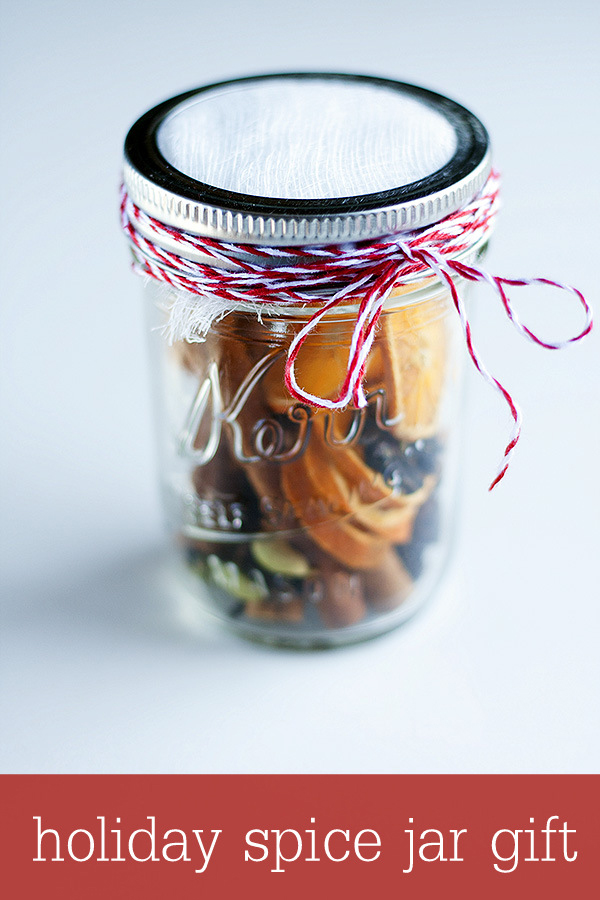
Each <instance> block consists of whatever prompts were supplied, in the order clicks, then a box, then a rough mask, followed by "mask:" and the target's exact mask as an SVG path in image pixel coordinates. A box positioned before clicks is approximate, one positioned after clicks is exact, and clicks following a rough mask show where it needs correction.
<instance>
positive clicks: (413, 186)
mask: <svg viewBox="0 0 600 900" xmlns="http://www.w3.org/2000/svg"><path fill="white" fill-rule="evenodd" d="M274 79H278V80H279V79H313V80H329V79H331V80H337V81H354V82H358V83H363V84H365V83H370V84H375V85H377V84H378V85H381V86H382V87H387V88H389V89H392V90H395V91H399V92H401V93H403V94H407V95H409V96H412V97H414V98H415V99H418V100H420V101H421V102H423V103H425V104H427V105H429V106H431V107H432V108H434V109H435V110H436V111H437V112H440V113H441V114H442V115H444V116H445V117H446V119H447V120H448V121H449V122H450V123H451V124H452V126H453V127H454V129H455V133H456V137H457V147H456V151H455V153H454V155H453V157H452V159H451V160H450V161H449V162H448V163H447V164H446V165H445V166H443V167H442V168H441V169H438V170H437V171H436V172H433V173H432V174H431V175H428V176H427V177H426V178H423V179H421V180H419V181H415V182H412V183H410V184H407V185H402V186H400V187H398V188H392V189H390V190H385V191H379V192H377V193H370V194H361V195H357V196H351V197H333V198H318V199H311V200H298V199H289V198H273V197H260V196H254V195H249V194H241V193H237V192H234V191H228V190H224V189H222V188H217V187H214V186H212V185H209V184H205V183H203V182H201V181H197V180H196V179H194V178H190V177H189V176H188V175H185V174H184V173H183V172H180V171H179V170H178V169H176V168H175V167H174V166H172V165H171V164H170V163H169V162H167V160H166V159H165V157H164V156H163V155H162V153H161V152H160V150H159V149H158V144H157V134H158V129H159V128H160V126H161V124H162V123H163V122H164V120H165V118H166V117H167V116H168V115H169V113H171V112H172V111H173V110H174V109H175V108H176V107H177V106H179V105H180V104H182V103H184V102H186V101H187V100H190V99H192V98H193V97H195V96H198V95H201V94H203V93H207V92H209V91H213V90H217V89H220V88H224V87H228V86H232V85H236V84H239V85H242V84H248V83H252V82H259V81H265V80H274ZM488 155H489V137H488V133H487V131H486V129H485V127H484V126H483V124H482V123H481V122H480V121H479V119H478V118H477V117H476V116H474V115H473V113H471V112H469V110H467V109H466V108H465V107H463V106H461V105H460V104H458V103H456V102H455V101H454V100H451V99H449V98H448V97H444V96H443V95H442V94H437V93H435V92H434V91H430V90H428V89H427V88H422V87H419V86H418V85H413V84H408V83H405V82H400V81H394V80H391V79H387V78H380V77H378V76H373V75H354V74H346V73H334V72H285V73H273V74H263V75H252V76H249V77H246V78H234V79H230V80H227V81H221V82H217V83H214V84H209V85H204V86H202V87H199V88H194V89H192V90H190V91H185V92H184V93H182V94H178V95H177V96H175V97H172V98H170V99H168V100H165V101H164V102H163V103H160V104H158V105H157V106H155V107H153V108H152V109H150V110H149V111H148V112H147V113H145V114H144V115H142V116H141V117H140V118H139V119H138V120H137V121H136V122H135V123H134V124H133V126H132V127H131V129H130V130H129V133H128V135H127V137H126V139H125V159H126V160H127V162H128V163H129V165H130V166H131V167H132V168H133V169H135V170H136V171H137V172H138V173H139V174H140V175H141V176H142V177H143V178H145V179H147V180H148V181H150V182H151V183H153V184H155V185H156V186H157V187H159V188H161V189H163V190H165V191H168V192H169V193H171V194H174V195H177V196H178V197H180V198H182V199H184V200H186V201H191V202H193V203H202V204H209V205H211V206H214V207H217V208H220V209H222V210H225V211H228V212H231V213H233V214H238V213H241V214H248V215H257V216H269V217H277V218H279V217H285V218H295V217H303V216H312V217H321V216H323V217H328V218H330V217H332V216H337V215H340V216H343V215H347V214H349V213H360V212H369V211H373V210H381V209H385V208H388V207H394V206H397V205H399V204H405V203H411V202H416V201H419V200H424V199H427V198H428V197H431V196H432V195H434V194H437V193H438V192H440V191H444V190H447V189H448V188H451V187H452V186H453V185H456V184H458V183H460V182H461V181H463V179H465V178H468V177H469V176H470V175H472V173H473V172H475V171H476V170H477V168H478V167H479V166H480V165H481V164H482V163H483V162H484V160H485V158H486V157H487V156H488Z"/></svg>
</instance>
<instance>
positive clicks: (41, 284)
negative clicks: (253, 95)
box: [0, 0, 600, 772]
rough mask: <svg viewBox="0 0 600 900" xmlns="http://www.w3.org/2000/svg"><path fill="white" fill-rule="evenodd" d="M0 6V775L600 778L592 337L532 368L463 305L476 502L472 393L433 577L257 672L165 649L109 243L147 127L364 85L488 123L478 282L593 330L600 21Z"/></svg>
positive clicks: (116, 260) (182, 648)
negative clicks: (383, 81) (489, 243)
mask: <svg viewBox="0 0 600 900" xmlns="http://www.w3.org/2000/svg"><path fill="white" fill-rule="evenodd" d="M6 7H7V9H6V12H5V23H6V24H5V28H4V47H3V48H2V52H1V53H0V59H1V65H2V68H3V72H4V74H3V89H2V90H3V109H2V121H3V122H10V123H11V131H10V138H11V139H10V143H9V144H8V142H7V144H8V146H6V147H5V148H4V151H3V162H2V172H3V177H4V187H3V210H2V212H3V216H4V224H3V231H4V233H3V240H2V245H1V246H2V254H3V257H4V265H3V287H4V291H3V300H2V319H3V322H2V334H3V346H2V359H3V369H4V373H3V376H2V394H3V400H2V412H1V420H0V421H1V423H2V446H1V454H2V461H1V472H2V476H3V479H2V480H3V488H2V490H3V495H4V497H3V504H2V518H3V521H2V526H3V538H2V547H3V550H2V553H3V574H2V578H3V598H2V604H3V605H2V637H1V646H0V651H1V659H0V678H1V693H0V711H1V722H0V727H1V729H2V739H1V741H0V768H1V769H2V770H3V771H12V772H24V771H38V772H69V771H70V772H86V771H89V772H113V771H138V772H146V771H164V772H380V771H381V772H480V771H499V772H513V771H518V772H522V771H529V772H584V771H598V758H599V750H600V724H599V722H600V716H599V715H598V712H599V710H598V694H599V691H598V688H599V686H600V654H599V653H598V642H599V634H600V602H599V601H600V596H599V595H600V591H599V589H598V546H599V538H600V525H599V513H598V510H599V508H600V489H599V474H598V473H599V468H600V467H599V465H598V451H599V447H600V417H599V416H598V408H599V406H598V404H599V400H600V366H599V362H598V360H599V354H598V349H599V348H598V343H599V337H598V332H597V333H596V334H595V335H593V336H592V338H591V339H590V340H589V341H588V342H587V343H586V344H585V345H581V346H579V347H576V348H570V349H569V350H567V351H564V352H562V353H559V354H551V353H548V352H545V351H543V350H540V349H537V348H534V347H531V346H529V345H527V344H525V343H524V342H523V341H522V340H521V339H520V338H519V337H518V336H517V335H516V334H515V333H514V332H512V331H511V330H509V328H508V326H506V325H505V324H504V323H503V321H502V318H501V315H500V314H499V312H498V311H497V309H496V307H495V305H494V303H493V302H492V300H491V295H490V294H488V292H487V291H486V290H485V289H482V290H481V291H480V292H479V300H478V303H479V305H480V306H481V308H482V309H481V314H480V315H479V317H478V328H477V340H478V345H479V347H480V349H481V350H482V352H483V353H484V356H485V359H486V362H487V363H488V364H489V366H490V367H491V368H492V369H493V371H495V372H497V373H498V374H499V375H500V376H502V377H503V378H504V379H505V381H506V383H507V384H508V385H509V386H510V387H511V388H512V389H513V390H514V391H515V393H516V394H517V395H518V397H519V399H520V400H521V402H522V405H523V407H524V410H525V417H526V418H525V430H524V435H523V440H522V444H521V446H520V448H519V451H518V453H517V456H516V459H515V462H514V465H513V468H512V471H511V472H510V474H509V476H508V477H507V479H506V480H505V482H504V483H503V485H502V486H501V487H499V488H498V489H497V491H496V492H494V494H492V495H488V493H487V490H486V489H487V484H488V481H489V479H490V477H491V476H492V475H493V473H494V471H495V467H496V463H497V460H498V456H499V453H500V452H501V448H502V446H503V441H504V439H505V436H506V433H507V429H508V425H509V423H508V420H507V417H506V414H505V411H504V409H503V408H502V407H501V405H500V403H499V401H498V400H497V399H496V398H495V396H493V395H492V394H491V392H490V391H489V390H488V389H487V388H486V387H485V386H484V385H482V384H480V383H479V382H478V381H477V378H476V375H475V374H473V375H472V376H471V378H470V385H471V397H470V408H469V409H470V412H469V420H468V435H467V453H466V459H465V467H466V471H467V478H466V480H465V491H464V505H463V523H462V527H461V529H460V533H459V535H458V547H457V556H456V571H455V574H454V576H453V577H452V578H451V579H450V580H449V581H448V582H447V584H446V587H445V588H444V590H443V591H442V592H441V593H440V595H439V597H438V599H437V601H436V602H435V603H434V604H432V605H431V606H430V607H429V609H428V610H427V611H426V612H425V613H424V614H423V615H422V616H421V617H420V618H418V619H415V620H414V621H413V622H412V623H411V624H409V625H408V626H406V627H405V628H404V629H402V630H400V631H398V632H396V633H394V634H393V635H390V636H388V637H386V638H384V639H379V640H378V641H375V642H372V643H370V644H366V645H363V646H359V647H353V648H350V649H347V650H342V651H336V652H331V653H318V654H309V655H304V654H294V653H285V652H278V651H272V650H268V649H261V648H260V647H255V646H252V645H246V644H245V643H243V642H240V641H238V640H236V639H235V638H233V637H230V636H229V635H227V634H226V633H223V632H221V631H220V630H218V629H216V628H215V627H213V626H211V625H198V624H197V623H195V622H194V623H190V624H186V622H188V621H189V618H190V611H189V610H187V609H186V608H185V605H183V606H182V604H181V603H180V601H178V600H177V598H175V597H173V596H172V594H171V591H170V589H169V588H168V586H167V584H166V583H165V582H164V579H163V576H162V575H161V571H160V547H161V544H162V540H163V539H162V533H161V525H160V510H159V506H158V499H157V492H156V490H155V487H154V485H155V472H154V464H155V459H154V449H153V437H152V425H151V416H150V407H149V399H148V398H149V385H148V373H147V371H146V359H145V347H144V335H143V324H142V316H141V306H140V302H139V299H138V298H139V297H140V294H141V291H140V286H139V284H138V283H137V282H136V281H135V279H134V276H132V275H130V273H129V272H128V268H127V253H126V249H125V246H124V241H123V240H122V238H121V236H120V234H119V231H118V225H117V221H118V217H117V186H118V179H119V164H120V153H121V144H122V140H123V137H124V135H125V132H126V130H127V128H128V126H129V125H130V123H131V122H132V121H133V120H134V119H135V118H136V117H137V116H138V115H139V114H141V113H142V112H143V111H144V110H145V109H146V108H148V107H149V106H151V105H153V104H155V103H156V102H158V101H160V100H161V99H163V98H165V97H167V96H170V95H173V94H175V93H177V92H179V91H182V90H185V89H187V88H189V87H192V86H195V85H196V84H201V83H203V82H208V81H216V80H219V79H221V78H227V77H233V76H236V75H241V74H245V73H252V72H258V71H269V70H270V71H276V70H279V69H282V70H288V71H289V70H298V69H305V70H309V69H313V70H314V69H319V68H321V69H329V70H355V71H365V72H373V73H375V74H381V75H386V76H390V77H397V78H400V79H402V80H406V81H414V82H416V83H421V84H424V85H425V86H428V87H431V88H433V89H434V90H439V91H441V92H442V93H447V94H449V95H450V96H453V97H455V98H456V99H457V100H459V101H461V102H463V103H464V104H465V105H466V106H468V107H470V108H472V109H473V110H474V111H475V112H476V113H477V114H479V115H480V116H481V118H482V119H483V120H484V122H485V123H486V124H487V126H488V128H489V130H490V132H491V134H492V139H493V141H494V145H495V149H496V160H497V161H498V163H499V165H500V167H501V168H502V170H503V172H504V179H505V186H504V210H503V213H502V216H501V219H500V222H499V227H498V230H497V233H496V236H495V239H494V243H493V247H492V249H491V252H490V254H489V256H488V260H487V262H488V264H489V267H490V268H491V269H492V270H495V271H498V272H501V273H502V274H507V275H510V274H512V275H521V274H533V275H540V274H547V275H553V276H555V277H557V278H560V279H564V280H570V281H572V282H574V283H576V284H577V285H578V286H579V287H581V288H582V289H583V290H585V291H586V292H587V293H588V294H589V296H590V298H591V299H593V300H594V299H595V301H596V306H597V307H600V301H599V300H598V278H597V275H596V268H597V265H598V251H597V239H598V225H597V223H598V209H599V208H600V205H599V201H600V197H599V191H598V165H597V162H598V143H599V142H598V129H599V125H598V121H599V120H598V115H597V111H598V82H599V78H598V75H599V73H598V52H597V47H598V39H599V37H600V34H599V32H600V27H599V16H598V6H597V4H595V3H594V2H592V0H587V2H585V0H574V2H571V3H570V4H563V3H562V2H560V3H559V2H544V3H541V2H540V3H527V2H523V0H521V2H518V0H506V2H504V3H502V4H494V5H493V6H492V5H486V4H481V3H466V2H462V0H457V2H455V3H453V4H446V3H441V2H437V3H432V4H428V5H427V14H426V15H425V14H424V12H423V6H422V5H421V4H418V3H400V2H397V3H395V4H392V3H382V2H378V0H376V2H373V3H371V4H369V5H368V6H367V5H365V4H364V3H358V2H356V3H353V2H352V3H351V2H348V3H335V2H332V3H324V4H319V6H318V7H317V6H315V7H314V8H311V7H307V6H306V5H304V6H302V5H282V4H281V3H280V2H261V0H255V2H254V3H251V4H244V3H239V4H233V5H232V4H231V3H230V4H227V5H226V6H225V7H219V6H218V5H215V4H213V3H206V2H202V3H199V2H197V0H194V2H191V0H181V2H180V3H178V4H177V14H176V15H173V16H169V14H168V13H167V7H165V5H164V3H162V2H160V3H159V2H156V0H146V2H145V3H141V2H129V3H127V2H121V3H118V4H117V3H112V4H111V3H105V4H75V3H67V2H60V0H59V2H56V3H52V4H47V3H43V2H37V3H35V2H28V3H23V4H11V5H10V9H9V8H8V4H6ZM532 295H534V296H532ZM523 303H524V304H525V305H526V308H527V309H528V310H529V312H530V313H531V314H534V313H535V310H536V307H537V309H540V308H542V307H543V310H544V315H545V316H546V319H547V323H548V324H547V332H548V334H549V335H551V334H553V333H556V332H557V330H560V333H562V332H563V329H564V328H565V327H569V326H571V325H572V326H573V327H576V325H577V324H578V322H579V319H578V317H577V316H576V315H575V314H573V316H571V315H570V314H569V313H567V314H565V315H563V310H565V308H567V309H569V308H570V305H569V301H568V300H567V299H563V298H561V296H560V295H554V294H551V293H550V294H549V293H547V292H543V293H538V292H535V291H533V292H532V294H530V296H529V299H528V298H527V296H526V294H524V295H523ZM534 317H535V316H534ZM537 321H538V322H539V321H541V319H540V314H539V312H538V314H537ZM117 323H118V326H117ZM544 327H546V326H544Z"/></svg>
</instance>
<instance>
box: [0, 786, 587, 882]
mask: <svg viewBox="0 0 600 900" xmlns="http://www.w3.org/2000/svg"><path fill="white" fill-rule="evenodd" d="M599 802H600V776H595V775H590V776H584V775H558V776H551V775H437V776H427V775H420V776H408V775H316V776H315V775H216V776H213V775H19V776H2V814H1V831H0V840H1V846H2V851H1V852H2V863H1V867H2V879H1V882H0V883H1V884H2V892H3V896H6V897H7V898H11V900H12V898H13V897H14V898H17V897H19V898H20V897H23V898H30V897H36V896H38V895H39V896H43V897H45V898H51V900H52V898H59V897H60V898H61V900H68V898H82V897H85V898H92V900H94V898H101V897H102V898H106V897H136V898H137V897H139V898H154V897H156V898H164V897H171V896H176V897H178V898H186V897H194V898H197V897H208V898H229V897H234V896H237V895H238V894H243V896H244V897H245V898H255V897H256V898H260V900H269V898H275V897H277V898H282V897H285V898H286V900H295V898H301V897H302V898H303V900H304V898H306V897H307V896H312V897H314V898H320V897H322V896H325V893H326V892H329V891H333V890H336V891H338V892H339V895H340V896H341V897H343V898H344V900H347V898H354V897H356V898H359V897H360V898H361V900H363V898H364V897H365V896H367V897H368V896H371V895H372V896H381V897H388V896H395V895H398V896H401V897H403V898H413V897H414V898H417V897H418V898H424V897H433V896H436V895H437V893H438V892H443V896H444V897H475V896H477V897H485V898H486V900H494V898H506V897H511V900H513V898H520V897H527V898H530V897H532V896H536V897H543V898H554V897H557V898H558V897H561V898H562V897H564V896H567V895H571V896H575V897H587V896H592V894H593V893H594V892H595V890H596V888H597V885H598V873H597V867H598V862H597V860H598V850H599V849H600V829H599V825H598V817H597V812H596V810H597V807H598V804H599ZM7 886H8V888H9V889H8V890H6V887H7Z"/></svg>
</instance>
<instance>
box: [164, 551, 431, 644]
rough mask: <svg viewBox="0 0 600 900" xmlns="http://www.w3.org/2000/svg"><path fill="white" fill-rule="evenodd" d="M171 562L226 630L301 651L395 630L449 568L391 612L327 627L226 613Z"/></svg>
mask: <svg viewBox="0 0 600 900" xmlns="http://www.w3.org/2000/svg"><path fill="white" fill-rule="evenodd" d="M172 565H173V569H174V570H175V571H174V576H175V577H176V580H177V582H178V584H179V585H181V586H182V587H183V589H184V590H185V593H186V595H187V597H189V598H190V599H191V600H192V601H193V602H194V604H195V605H196V606H199V607H200V608H201V609H202V611H203V612H205V613H207V614H208V615H210V617H211V620H213V621H216V622H218V623H219V625H220V626H222V627H224V628H225V629H226V630H227V631H229V632H231V633H233V634H235V635H236V636H239V637H242V638H243V639H245V640H247V641H250V642H252V643H255V644H262V645H263V646H265V645H266V646H269V647H276V648H281V649H287V650H300V651H304V650H310V651H312V650H329V649H334V648H336V647H344V646H348V645H352V644H359V643H363V642H365V641H369V640H372V639H373V638H376V637H379V636H381V635H384V634H386V633H388V632H390V631H394V630H395V629H396V628H399V627H400V626H401V625H404V624H405V623H406V622H408V621H409V620H410V619H412V618H413V617H414V616H415V615H416V614H417V613H418V612H420V610H421V609H422V608H423V607H425V606H427V605H429V603H430V602H431V601H432V600H433V599H434V597H435V594H436V592H437V589H438V587H439V585H440V583H441V581H442V579H443V576H444V571H445V568H446V565H445V561H444V563H443V564H440V565H439V567H436V570H435V571H431V572H430V573H429V574H428V576H426V577H423V578H422V579H421V581H420V583H419V584H418V585H416V586H415V589H414V591H413V592H412V594H411V596H410V597H408V598H406V600H404V601H403V602H402V604H401V605H399V606H397V607H396V608H395V609H393V610H390V611H389V612H385V613H384V612H377V613H375V614H372V616H371V617H370V618H365V619H363V620H361V621H360V622H358V623H356V624H354V625H346V626H340V627H336V628H325V627H324V626H322V625H319V624H315V625H314V626H313V625H306V624H305V623H303V624H299V625H295V624H288V623H284V622H277V623H269V624H265V623H264V622H252V621H248V620H247V619H244V618H241V616H240V615H239V614H238V615H236V614H235V611H234V610H235V607H233V606H232V605H231V603H230V608H231V610H232V612H230V613H229V614H226V613H225V610H224V606H223V605H222V604H221V603H219V602H218V601H217V600H215V598H214V591H213V590H212V589H209V588H208V586H207V585H206V584H205V583H204V582H203V581H202V580H201V579H199V578H198V577H197V576H196V575H194V573H193V572H191V571H190V569H189V567H188V566H186V565H185V563H184V562H183V561H182V560H181V559H180V558H177V557H176V558H175V559H174V560H173V564H172ZM224 596H225V595H224Z"/></svg>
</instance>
